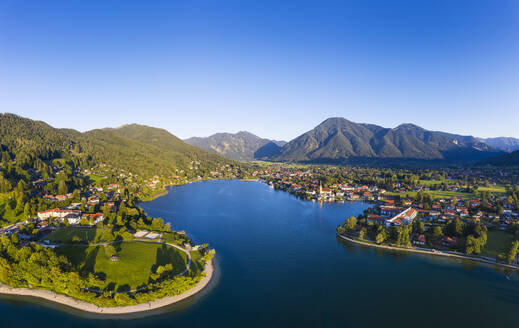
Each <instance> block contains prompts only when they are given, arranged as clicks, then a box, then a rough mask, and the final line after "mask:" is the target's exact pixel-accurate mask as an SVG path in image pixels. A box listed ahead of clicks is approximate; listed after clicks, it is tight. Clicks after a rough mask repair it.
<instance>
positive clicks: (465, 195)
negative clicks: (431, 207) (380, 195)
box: [384, 190, 474, 199]
mask: <svg viewBox="0 0 519 328" xmlns="http://www.w3.org/2000/svg"><path fill="white" fill-rule="evenodd" d="M426 193H429V194H431V195H433V197H434V198H435V199H442V198H443V199H450V198H452V197H457V198H461V199H469V198H471V197H473V196H474V195H473V194H471V193H467V192H455V191H439V190H430V191H426ZM384 195H389V196H404V197H410V198H414V197H416V192H414V191H409V192H405V193H398V192H386V193H385V194H384Z"/></svg>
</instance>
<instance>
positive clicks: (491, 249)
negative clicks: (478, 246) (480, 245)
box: [481, 230, 514, 259]
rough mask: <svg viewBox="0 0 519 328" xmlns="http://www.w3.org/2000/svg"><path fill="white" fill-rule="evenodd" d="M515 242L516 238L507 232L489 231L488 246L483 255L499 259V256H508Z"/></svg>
mask: <svg viewBox="0 0 519 328" xmlns="http://www.w3.org/2000/svg"><path fill="white" fill-rule="evenodd" d="M513 240H514V236H513V235H512V234H510V233H508V232H506V231H500V230H489V231H488V232H487V244H486V245H485V248H484V249H483V251H482V252H481V255H482V256H488V257H492V258H495V259H497V258H498V255H499V254H506V252H507V251H508V249H509V248H510V245H511V243H512V241H513Z"/></svg>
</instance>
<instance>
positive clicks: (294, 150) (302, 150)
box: [185, 117, 516, 163]
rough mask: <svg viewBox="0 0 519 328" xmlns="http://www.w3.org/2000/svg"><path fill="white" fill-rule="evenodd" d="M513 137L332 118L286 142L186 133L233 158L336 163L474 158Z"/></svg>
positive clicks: (509, 145)
mask: <svg viewBox="0 0 519 328" xmlns="http://www.w3.org/2000/svg"><path fill="white" fill-rule="evenodd" d="M514 140H516V139H513V138H492V139H478V138H475V137H472V136H462V135H457V134H451V133H445V132H438V131H429V130H425V129H423V128H421V127H419V126H416V125H414V124H401V125H399V126H397V127H396V128H385V127H381V126H378V125H374V124H361V123H355V122H351V121H348V120H347V119H345V118H340V117H334V118H329V119H327V120H325V121H323V122H322V123H321V124H319V125H318V126H316V127H315V128H314V129H312V130H310V131H308V132H306V133H304V134H302V135H300V136H299V137H297V138H295V139H293V140H291V141H290V142H288V143H286V144H282V143H278V142H275V141H270V140H268V139H263V138H260V137H258V136H255V135H253V134H251V133H248V132H239V133H237V134H229V133H217V134H215V135H212V136H210V137H207V138H196V137H194V138H190V139H187V140H185V141H186V142H187V143H190V144H192V145H195V146H198V147H201V148H203V149H205V150H208V151H212V152H215V153H218V154H220V155H223V156H226V157H229V158H233V159H239V160H251V159H263V160H271V161H285V162H286V161H288V162H313V163H326V162H333V163H341V162H347V161H351V160H356V161H357V162H358V161H370V160H375V159H377V160H380V159H385V160H435V161H479V160H483V159H485V158H488V157H492V156H499V155H502V154H504V152H507V151H510V150H512V149H513V147H515V141H514Z"/></svg>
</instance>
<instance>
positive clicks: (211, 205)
mask: <svg viewBox="0 0 519 328" xmlns="http://www.w3.org/2000/svg"><path fill="white" fill-rule="evenodd" d="M369 206H370V205H369V204H364V203H337V204H324V205H319V203H315V202H307V201H301V200H298V199H297V198H295V197H293V196H291V195H289V194H287V193H284V192H281V191H275V190H273V189H271V188H269V187H268V186H267V185H265V184H262V183H258V182H240V181H212V182H200V183H193V184H188V185H185V186H180V187H174V188H171V190H170V193H169V194H168V195H166V196H163V197H160V198H158V199H156V200H154V201H152V202H149V203H144V204H142V207H143V208H144V209H145V210H146V212H147V213H148V214H149V215H150V216H153V217H162V218H163V219H164V220H165V221H167V222H171V224H172V226H173V228H174V229H175V230H186V232H187V233H188V235H189V236H190V237H191V238H192V239H193V240H194V241H195V243H201V242H208V243H209V244H210V245H211V247H212V248H214V249H216V252H217V256H216V264H217V272H216V275H215V278H214V280H213V282H212V283H211V285H210V287H209V288H208V289H207V290H205V291H204V292H202V293H201V294H200V295H197V296H195V297H192V298H190V299H187V300H185V301H183V302H181V303H179V304H176V305H173V306H170V307H168V308H165V309H162V310H160V311H157V312H156V313H152V314H153V315H150V314H146V315H145V316H143V315H142V314H139V315H136V316H135V317H133V318H128V317H122V318H111V319H106V318H105V317H103V318H98V317H92V316H90V315H84V314H81V313H78V312H75V311H71V310H69V309H66V308H63V307H60V306H56V305H49V304H48V303H45V302H41V301H34V299H30V300H27V299H21V298H17V297H2V298H0V327H53V328H55V327H96V328H101V327H182V326H184V327H287V326H293V327H399V328H401V327H417V326H419V327H435V328H437V327H456V328H459V327H466V326H472V327H484V326H486V327H517V326H519V324H518V322H519V319H518V317H517V313H516V312H515V311H516V310H517V309H519V279H517V277H516V276H514V275H512V277H511V279H510V280H508V279H506V276H505V274H504V273H503V271H502V269H499V268H496V267H493V266H488V265H483V264H476V263H472V262H467V261H460V260H454V259H446V258H440V257H431V256H427V255H416V254H404V253H397V252H392V251H385V250H376V249H372V248H366V247H360V246H357V245H351V244H349V243H347V242H345V241H341V240H338V239H337V238H336V237H335V227H336V226H337V224H339V223H341V222H342V221H343V220H344V219H345V218H346V217H348V216H350V215H357V214H359V213H361V212H362V211H363V210H364V209H365V208H367V207H369Z"/></svg>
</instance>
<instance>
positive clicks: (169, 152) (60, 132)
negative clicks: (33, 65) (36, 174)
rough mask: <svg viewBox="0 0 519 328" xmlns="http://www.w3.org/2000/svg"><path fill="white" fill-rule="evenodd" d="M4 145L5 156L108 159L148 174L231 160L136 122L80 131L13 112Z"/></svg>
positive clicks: (3, 130) (4, 126) (5, 117)
mask: <svg viewBox="0 0 519 328" xmlns="http://www.w3.org/2000/svg"><path fill="white" fill-rule="evenodd" d="M0 147H1V150H2V152H3V157H4V159H5V160H8V159H14V158H16V160H17V162H19V161H23V162H26V164H27V165H29V166H32V165H33V164H34V162H35V161H42V162H48V161H51V160H55V159H64V160H66V161H72V162H73V163H74V165H75V166H76V167H83V168H87V167H90V166H93V165H96V164H100V163H104V164H110V165H113V166H116V167H118V168H121V169H125V170H129V171H131V172H133V173H135V174H139V175H144V176H150V175H161V174H173V173H175V172H177V171H180V170H184V171H186V172H189V168H190V167H192V163H193V162H198V163H199V164H197V165H198V166H199V171H198V172H196V174H198V175H200V174H201V173H204V172H208V171H210V170H213V169H215V168H217V167H220V166H221V165H223V164H232V163H233V162H232V161H230V160H228V159H225V158H223V157H221V156H218V155H215V154H209V153H207V152H205V151H203V150H201V149H199V148H196V147H193V146H191V145H188V144H186V143H184V142H183V141H182V140H180V139H178V138H177V137H175V136H173V135H172V134H170V133H169V132H167V131H165V130H162V129H156V128H151V127H146V126H140V125H135V124H134V125H127V126H123V127H121V128H118V129H98V130H92V131H87V132H85V133H81V132H78V131H76V130H72V129H55V128H53V127H51V126H50V125H48V124H46V123H44V122H41V121H34V120H30V119H27V118H23V117H20V116H17V115H14V114H0ZM193 174H195V173H194V172H193Z"/></svg>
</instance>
